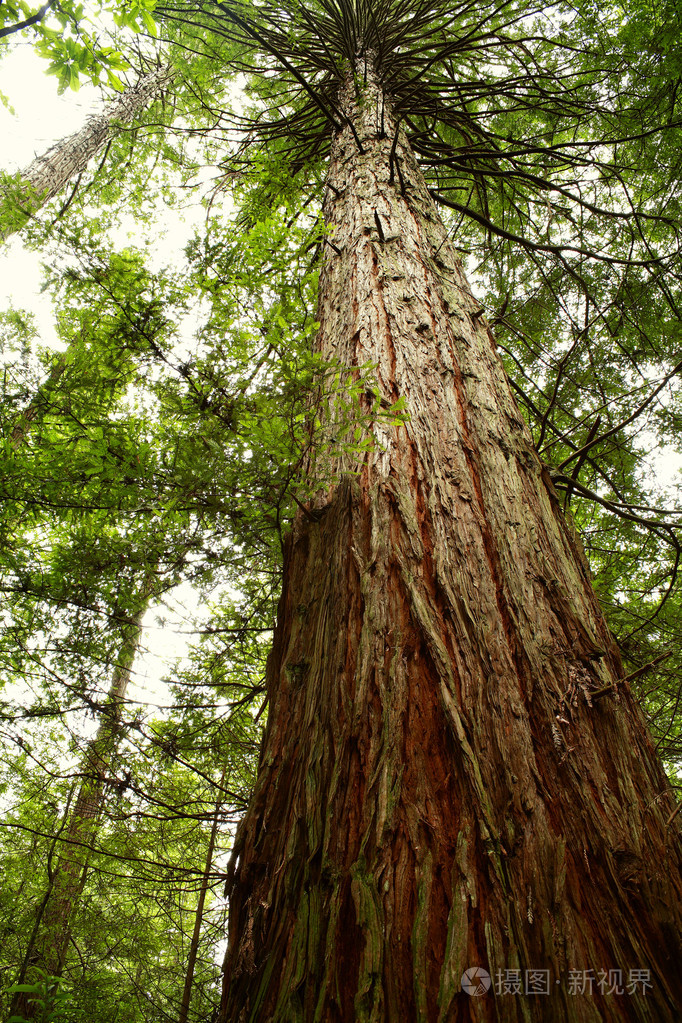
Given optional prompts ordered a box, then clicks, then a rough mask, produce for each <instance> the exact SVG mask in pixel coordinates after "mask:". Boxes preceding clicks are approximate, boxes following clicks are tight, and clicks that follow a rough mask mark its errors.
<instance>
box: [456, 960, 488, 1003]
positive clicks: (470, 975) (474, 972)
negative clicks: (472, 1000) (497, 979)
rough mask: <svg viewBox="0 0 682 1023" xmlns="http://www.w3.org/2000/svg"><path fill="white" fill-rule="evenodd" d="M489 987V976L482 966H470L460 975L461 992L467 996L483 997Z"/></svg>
mask: <svg viewBox="0 0 682 1023" xmlns="http://www.w3.org/2000/svg"><path fill="white" fill-rule="evenodd" d="M489 987H490V974H489V973H488V971H487V970H484V969H483V967H482V966H471V967H470V968H469V969H468V970H465V971H464V973H463V974H462V991H466V993H467V994H468V995H474V996H475V995H484V994H485V993H486V991H487V990H488V989H489Z"/></svg>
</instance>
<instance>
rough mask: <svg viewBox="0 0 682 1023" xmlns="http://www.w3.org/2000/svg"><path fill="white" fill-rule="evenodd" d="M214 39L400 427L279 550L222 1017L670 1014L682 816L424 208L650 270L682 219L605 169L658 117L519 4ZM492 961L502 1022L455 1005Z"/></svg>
mask: <svg viewBox="0 0 682 1023" xmlns="http://www.w3.org/2000/svg"><path fill="white" fill-rule="evenodd" d="M164 10H165V11H166V12H167V13H168V14H169V15H171V16H177V15H178V8H171V7H170V6H169V7H166V8H164ZM181 10H182V14H183V16H185V17H190V14H189V11H188V9H187V8H182V9H181ZM201 13H202V15H203V21H202V24H203V25H205V26H209V27H210V28H212V29H213V30H214V31H217V32H222V33H224V34H226V35H230V34H232V35H236V36H237V37H238V38H240V39H241V40H242V41H243V42H244V45H245V46H248V45H251V47H252V53H253V52H255V56H251V57H250V58H249V59H250V65H249V66H250V67H251V68H252V69H254V70H256V69H258V68H260V71H261V73H266V72H269V74H265V77H264V79H263V83H262V84H261V86H260V89H261V92H262V94H263V96H264V98H265V100H266V102H267V103H268V109H267V111H266V114H261V115H258V116H257V117H255V119H254V126H255V130H257V131H259V132H260V134H261V137H262V136H263V133H265V134H266V137H267V138H266V140H267V143H268V145H269V146H270V147H274V148H277V149H278V151H279V153H280V154H284V156H285V157H286V159H287V160H288V161H289V166H290V167H291V168H292V169H294V170H299V171H300V170H301V169H303V168H305V167H306V166H309V164H310V162H311V161H314V160H315V159H316V158H317V157H319V156H320V155H329V171H328V175H327V178H326V197H325V206H324V213H325V223H326V230H327V242H326V245H325V248H324V259H323V268H322V275H321V281H320V297H319V314H318V318H319V321H320V324H321V326H320V331H319V335H318V338H317V342H316V343H317V346H318V349H319V351H320V352H322V354H323V355H324V356H325V357H328V358H333V359H335V360H338V361H340V362H341V364H343V365H346V366H348V367H355V368H358V367H361V366H365V365H366V364H367V363H371V364H374V365H375V366H376V383H377V387H378V389H379V397H380V401H381V402H383V403H384V404H388V405H394V403H395V402H396V400H398V399H402V400H403V401H404V403H405V409H406V412H407V418H406V421H405V422H404V423H401V424H400V423H396V424H395V425H394V426H393V427H392V428H388V427H387V426H386V425H385V424H384V425H380V424H376V425H375V426H374V427H373V429H372V430H371V434H372V440H373V444H372V446H371V449H370V450H369V451H367V452H366V453H365V454H364V455H362V456H358V454H357V452H356V453H355V454H352V455H350V456H348V455H347V456H339V458H338V459H337V462H336V465H335V467H334V468H335V472H334V473H333V474H332V476H331V479H330V478H329V477H327V478H320V479H319V480H318V493H317V495H316V496H315V498H314V499H313V500H312V501H311V502H310V503H309V505H308V506H307V507H306V508H305V509H304V510H303V511H302V513H301V514H300V516H299V518H298V520H297V521H296V523H295V525H294V529H293V533H292V535H291V537H290V539H289V542H288V545H287V548H286V554H285V572H284V585H283V593H282V598H281V603H280V607H279V615H278V623H277V629H276V633H275V639H274V646H273V650H272V654H271V658H270V662H269V667H268V697H269V704H270V712H269V719H268V724H267V729H266V734H265V739H264V744H263V750H262V755H261V761H260V768H259V774H258V779H257V782H256V787H255V792H254V796H253V800H252V803H251V806H250V809H249V811H248V813H247V815H246V818H245V819H244V821H243V823H242V825H241V827H240V830H239V834H238V836H237V840H236V844H235V851H234V857H233V863H232V870H233V872H234V876H233V878H232V879H231V881H230V882H229V886H230V888H231V916H230V934H229V947H228V950H227V955H226V963H225V988H224V997H223V1003H222V1008H221V1014H220V1019H221V1021H223V1023H237V1021H240V1020H250V1021H260V1020H263V1021H264V1020H268V1021H274V1020H290V1019H303V1020H310V1021H312V1020H325V1021H331V1020H356V1019H363V1020H383V1019H397V1018H401V1017H402V1018H408V1019H418V1020H434V1021H435V1020H439V1021H443V1023H444V1021H446V1020H451V1019H462V1020H464V1019H474V1018H475V1019H477V1020H493V1019H504V1020H510V1021H511V1020H517V1019H518V1020H521V1019H552V1020H559V1019H561V1020H580V1021H584V1020H597V1019H600V1020H604V1019H607V1020H625V1019H633V1018H637V1019H651V1020H671V1021H672V1020H673V1019H676V1018H678V1016H679V1011H680V1007H681V1006H682V986H681V983H680V977H679V972H678V963H679V961H680V957H681V956H682V947H681V945H680V937H679V935H680V923H681V922H682V920H681V915H682V874H681V871H682V849H681V846H680V840H679V830H678V822H677V820H676V819H675V817H676V814H675V804H674V799H673V796H672V792H671V789H670V787H669V785H668V783H667V781H666V778H665V776H664V774H663V771H662V769H661V767H660V765H659V764H658V762H657V760H656V757H655V755H654V752H653V750H652V747H651V743H650V741H649V739H648V737H647V735H646V731H645V728H644V725H643V722H642V719H641V716H640V713H639V711H638V708H637V706H636V704H635V703H634V701H633V699H632V696H631V694H630V692H629V688H628V686H627V683H625V682H624V680H623V677H624V672H623V669H622V664H621V661H620V657H619V652H618V650H617V648H616V646H615V644H614V642H613V639H612V637H611V634H610V633H609V630H608V628H607V626H606V624H605V622H604V619H603V617H602V613H601V611H600V608H599V605H598V602H597V600H596V597H595V595H594V592H593V590H592V586H591V582H590V576H589V570H588V567H587V564H586V562H585V559H584V556H583V554H582V551H581V549H580V545H579V542H578V541H577V539H576V537H575V535H574V531H573V530H572V529H571V528H570V527H569V526H568V525H567V523H566V521H565V519H564V517H563V514H562V511H561V507H560V503H559V500H558V498H557V494H556V491H555V489H554V486H553V483H552V480H551V478H550V475H549V473H548V471H547V469H546V467H545V466H543V464H542V463H541V462H540V460H539V458H538V456H537V454H536V452H535V450H534V447H533V443H532V438H531V436H530V433H529V431H528V429H527V427H526V426H525V424H524V422H523V420H522V418H521V416H520V414H519V411H518V408H517V406H516V404H515V402H514V399H513V396H512V393H511V390H510V388H509V385H508V383H507V380H506V378H505V374H504V371H503V368H502V364H501V362H500V360H499V357H498V355H497V353H496V351H495V342H494V340H493V337H492V334H491V332H490V329H489V327H488V325H487V323H486V320H485V318H484V316H483V310H482V308H481V306H480V304H479V303H478V302H477V301H476V300H475V299H474V298H473V296H472V293H471V290H470V288H469V285H468V284H467V281H466V279H465V277H464V273H463V270H462V266H461V263H460V261H459V260H458V257H457V253H456V251H455V249H454V247H453V244H452V242H451V240H450V238H449V236H448V232H447V230H446V228H445V227H444V225H443V222H442V220H441V218H440V216H439V214H438V212H437V210H436V208H435V206H434V202H433V195H432V193H436V195H437V197H438V198H440V199H442V200H443V201H444V202H445V204H446V205H447V206H449V207H450V208H453V209H455V210H456V211H457V212H458V213H460V214H463V215H465V216H467V217H469V218H470V219H471V220H473V221H475V222H477V223H479V224H481V225H482V226H484V227H485V228H486V229H487V230H488V231H489V232H490V233H491V235H495V236H497V237H503V238H506V239H507V240H511V241H514V242H515V244H517V245H518V246H520V247H522V249H524V250H525V251H527V252H529V253H531V254H533V253H536V254H537V253H546V254H549V255H551V256H552V258H553V259H554V260H555V266H557V267H560V268H561V269H562V270H563V272H564V273H566V274H572V275H573V277H574V278H575V277H576V276H580V266H579V264H580V263H581V262H584V261H585V260H589V259H596V260H598V261H600V262H601V263H602V264H603V265H605V266H609V265H612V264H619V263H621V262H624V263H627V264H629V265H641V266H645V267H647V268H648V270H649V272H650V276H651V277H653V275H654V273H655V272H658V271H660V270H661V268H662V267H664V266H665V262H666V258H667V257H666V256H661V255H660V252H661V248H662V247H663V246H664V245H666V244H668V243H669V242H671V247H670V248H669V249H668V257H669V256H670V255H674V254H675V251H676V241H675V230H676V224H675V222H674V221H673V220H668V221H666V219H665V218H664V217H656V216H655V215H654V214H651V212H650V209H651V206H650V202H649V200H650V196H648V195H647V196H644V195H642V194H640V195H639V196H634V197H633V194H632V192H631V191H629V183H628V180H627V175H628V169H627V165H626V162H622V161H621V162H619V161H618V159H617V157H618V153H617V150H618V145H619V144H622V145H623V146H625V147H627V145H628V140H629V139H631V137H632V136H633V135H634V134H635V123H636V122H639V123H638V124H637V130H639V129H640V128H643V125H642V122H643V121H646V117H647V114H646V113H645V112H644V109H643V107H642V108H641V109H639V108H637V104H636V102H631V103H629V104H627V103H626V104H625V106H626V107H627V109H626V111H625V114H624V115H623V116H621V109H620V107H622V106H623V104H624V97H623V96H622V95H620V96H615V97H614V95H613V89H612V85H613V81H614V77H613V76H614V75H615V73H616V72H617V70H618V68H617V65H618V60H617V59H616V58H614V56H613V49H612V48H611V49H609V47H608V38H607V37H606V36H604V37H603V38H602V39H597V42H596V44H595V45H594V46H592V47H587V46H586V45H585V44H584V40H582V39H581V38H580V34H579V33H580V32H581V31H582V29H581V28H580V29H579V30H577V32H578V34H576V31H573V30H572V29H571V28H570V27H567V26H568V18H569V12H568V9H562V8H561V7H560V6H558V5H557V7H556V8H555V9H554V10H553V11H552V12H551V16H548V17H547V18H546V20H545V22H544V25H543V26H541V28H542V32H541V31H540V27H539V26H538V25H537V24H535V23H534V18H535V16H536V14H537V11H535V10H533V9H531V8H530V7H529V6H527V5H523V4H513V3H509V4H502V5H499V6H496V7H492V6H490V7H483V9H481V8H479V6H476V7H475V8H474V7H470V6H468V5H465V4H462V5H458V6H456V7H455V8H454V9H453V7H452V5H451V4H445V3H443V4H439V3H436V4H433V3H430V4H421V3H410V2H405V3H402V2H399V3H396V2H392V0H386V2H381V3H365V2H362V0H358V2H350V3H348V2H345V0H340V2H338V3H335V2H325V3H321V4H319V5H317V4H307V5H306V7H305V9H304V8H302V7H299V5H297V4H293V3H292V4H290V5H286V7H285V8H284V10H282V8H281V7H279V6H278V7H275V6H270V5H269V4H268V3H263V4H258V5H255V6H254V7H253V8H249V7H247V6H246V5H237V4H230V3H224V4H216V5H215V6H212V5H208V4H207V5H205V6H204V7H203V8H202V9H201ZM192 16H193V17H195V18H196V19H197V20H199V16H198V15H194V14H193V15H192ZM585 20H586V21H588V22H590V24H589V26H588V27H589V28H590V29H592V30H594V31H596V32H597V34H598V31H599V29H598V26H596V25H595V21H594V18H593V17H592V15H591V14H590V15H589V16H588V17H587V18H586V19H585ZM275 61H278V62H279V66H280V67H279V73H278V77H277V79H276V81H275V82H274V84H273V76H272V69H273V67H274V63H275ZM247 63H248V61H247V59H246V58H245V60H244V65H243V66H246V65H247ZM256 88H258V86H256ZM267 113H270V114H274V115H275V117H274V119H273V120H271V121H270V123H269V124H267ZM264 125H265V127H264ZM646 130H651V132H652V133H654V134H656V133H660V124H658V123H657V124H656V126H654V127H652V125H651V124H648V125H647V126H646ZM600 133H601V134H600ZM605 150H607V151H608V152H609V153H610V155H609V156H608V157H604V156H603V155H601V154H603V152H604V151H605ZM415 153H416V154H417V156H419V157H420V158H421V161H422V165H423V166H425V167H426V169H427V170H429V171H430V173H431V189H429V187H428V186H427V183H426V181H425V179H424V171H423V169H422V168H420V166H419V164H418V163H417V160H416V159H415ZM612 157H613V159H612ZM592 173H594V174H596V175H597V176H599V175H602V176H603V177H604V178H605V179H606V180H607V185H606V188H605V189H604V190H602V192H601V193H600V194H601V195H602V197H603V196H604V195H605V194H607V193H608V191H609V188H611V189H612V193H613V194H612V196H611V201H610V203H609V202H605V204H604V205H600V204H599V202H598V201H597V200H595V198H594V196H593V194H592V193H590V187H591V186H590V178H591V174H592ZM576 174H579V176H580V178H581V179H582V180H581V183H580V184H579V185H577V186H574V187H572V186H571V184H570V182H571V180H572V179H573V178H574V177H575V176H576ZM614 181H616V182H617V183H619V184H620V183H622V184H623V191H620V189H619V187H617V186H615V185H613V182H614ZM460 191H461V192H462V194H459V193H460ZM616 193H618V196H617V197H616V195H615V194H616ZM462 195H463V196H464V198H463V197H462ZM623 195H626V196H630V197H631V201H632V202H634V203H635V204H636V205H635V207H634V208H633V209H632V211H631V213H630V215H629V219H628V218H626V215H625V213H624V211H623V210H622V209H620V210H619V208H618V203H619V201H620V198H621V197H622V196H623ZM543 205H544V206H545V208H546V209H547V211H548V212H549V220H548V219H547V218H544V221H543V223H542V225H541V226H540V227H538V224H537V221H536V222H535V223H534V218H536V217H537V213H538V210H539V209H541V208H542V207H543ZM608 206H610V208H607V207H608ZM554 221H556V225H555V226H553V227H552V231H550V230H549V228H550V226H552V224H553V222H554ZM605 223H606V224H608V225H610V227H609V231H610V234H611V237H610V238H609V245H608V246H607V245H606V244H605V242H604V239H603V238H602V240H601V242H600V241H599V238H598V235H599V230H602V229H603V225H604V224H605ZM652 223H653V224H654V227H655V230H650V228H651V225H652ZM635 225H636V226H635ZM633 228H634V231H633ZM576 234H577V238H576ZM571 235H572V236H571ZM654 238H655V248H654ZM627 243H629V245H630V248H629V251H628V250H627V249H626V250H623V249H622V248H620V247H621V246H623V245H625V244H627ZM573 257H577V259H575V258H573ZM373 399H374V395H372V394H370V395H368V403H371V402H372V401H373ZM329 427H330V430H333V427H334V423H333V421H332V422H330V423H329ZM593 439H594V438H593V437H592V438H588V440H587V442H586V444H585V448H588V447H589V446H591V443H592V440H593ZM470 967H485V968H486V969H487V970H488V971H489V972H490V974H491V975H493V976H494V977H495V978H496V979H497V981H498V983H499V984H500V988H499V990H498V993H497V995H496V997H494V998H493V997H488V998H483V999H480V1000H478V999H475V998H470V997H469V995H468V994H466V993H464V990H463V987H462V976H463V973H464V971H465V970H466V969H467V968H470ZM533 971H540V975H539V977H538V978H536V981H537V983H538V987H536V989H535V990H537V991H538V992H539V993H538V994H537V995H536V997H534V998H533V997H532V996H529V997H527V998H524V997H523V996H522V997H521V998H519V997H516V995H515V993H514V991H515V988H514V978H515V977H516V976H517V974H518V976H519V977H520V978H521V983H522V984H523V983H524V978H525V983H528V978H529V977H531V978H532V976H533ZM543 971H548V972H547V974H546V976H545V974H544V973H543ZM571 971H573V975H574V976H576V975H577V976H578V977H582V978H583V982H582V987H580V986H578V988H576V986H575V985H572V984H571V981H570V974H571ZM618 971H622V975H623V976H624V978H625V981H624V982H625V984H626V985H627V984H628V982H629V984H630V986H629V988H627V989H626V990H622V989H620V988H619V987H618V984H617V982H615V983H614V982H613V979H614V978H617V977H618V976H619V974H618ZM629 971H633V972H632V974H631V975H630V977H628V974H629ZM636 971H645V972H644V973H637V972H636ZM590 977H594V978H595V979H594V981H593V982H589V985H588V978H590ZM598 977H602V978H607V979H610V982H609V983H608V984H605V983H604V982H603V979H602V983H601V985H600V984H599V983H597V978H598ZM633 977H634V980H633ZM638 977H639V978H640V982H639V984H638V983H637V978H638ZM642 977H647V978H648V980H649V981H650V983H649V984H648V985H647V987H646V990H644V988H643V985H642V983H641V978H642ZM544 982H546V983H547V984H548V987H547V989H546V991H545V990H544ZM505 983H506V984H507V985H508V986H507V988H506V989H505V987H504V985H505ZM531 995H532V991H531ZM543 995H544V997H543Z"/></svg>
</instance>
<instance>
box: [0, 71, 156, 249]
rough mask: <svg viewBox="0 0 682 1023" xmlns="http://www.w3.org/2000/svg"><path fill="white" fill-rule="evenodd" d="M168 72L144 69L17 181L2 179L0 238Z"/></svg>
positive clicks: (72, 172)
mask: <svg viewBox="0 0 682 1023" xmlns="http://www.w3.org/2000/svg"><path fill="white" fill-rule="evenodd" d="M171 78H172V71H171V70H170V69H169V68H167V67H163V68H159V70H157V71H153V72H152V73H151V74H148V75H145V76H144V77H143V78H141V79H140V81H139V82H138V83H137V85H135V86H133V88H132V89H126V91H125V92H123V93H121V95H120V96H118V97H117V98H116V99H115V100H113V102H112V103H110V104H109V105H108V107H107V108H106V110H104V112H103V113H101V114H96V115H94V116H93V117H89V118H88V120H87V121H86V123H85V124H84V126H83V127H82V128H81V129H80V131H77V132H76V133H75V134H74V135H69V137H68V138H65V139H62V140H61V141H60V142H58V143H57V144H56V145H54V146H52V147H51V148H50V149H48V150H47V152H46V153H43V155H42V156H37V157H36V158H35V160H34V161H33V162H32V163H31V164H29V166H28V167H26V168H25V169H24V170H23V171H20V173H19V175H18V179H17V181H16V182H15V183H12V184H11V185H4V186H3V189H2V191H0V242H3V241H6V240H7V239H8V238H9V237H10V236H11V235H12V234H14V233H15V232H16V231H19V230H20V229H21V228H22V227H23V226H24V224H25V223H26V221H27V220H29V219H30V218H31V217H32V216H33V215H34V213H36V212H37V211H38V210H39V209H40V208H41V207H42V206H44V205H45V203H46V202H48V201H49V200H50V199H53V198H54V197H55V195H57V194H58V193H59V192H61V190H62V189H63V188H65V187H66V185H67V184H68V183H69V181H71V180H72V179H73V178H74V177H76V175H77V174H80V173H82V172H83V171H84V170H85V169H86V167H87V166H88V164H89V162H90V160H92V158H93V157H94V156H96V155H97V153H98V152H100V150H101V149H103V147H104V146H105V145H106V144H107V142H109V141H110V140H111V139H112V138H113V137H114V135H115V132H116V130H117V129H118V128H120V127H121V126H122V125H125V124H129V123H130V122H131V121H132V120H133V119H134V118H135V117H136V116H137V115H138V114H139V113H140V112H141V111H142V110H144V109H145V107H146V106H148V104H149V103H150V102H151V101H152V100H153V99H154V97H155V96H156V95H158V93H159V92H160V90H161V89H162V88H163V87H164V85H167V84H168V83H169V82H170V80H171Z"/></svg>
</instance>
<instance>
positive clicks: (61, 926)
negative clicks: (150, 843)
mask: <svg viewBox="0 0 682 1023" xmlns="http://www.w3.org/2000/svg"><path fill="white" fill-rule="evenodd" d="M151 592H152V576H151V575H150V576H149V577H148V578H147V581H146V582H145V585H144V587H143V591H142V594H141V600H142V603H141V606H140V609H139V611H138V612H137V614H136V615H135V616H134V617H133V618H132V619H131V620H130V622H129V623H128V624H127V625H126V626H125V628H124V631H123V639H122V644H121V649H120V652H119V657H118V662H117V664H116V666H115V668H114V673H113V676H112V680H111V686H110V688H109V692H108V695H107V702H106V705H105V707H104V708H103V710H102V718H101V721H100V724H99V727H98V729H97V733H96V735H95V737H94V738H93V739H92V740H91V741H90V742H89V743H88V746H87V749H86V752H85V755H84V757H83V763H82V765H81V771H80V774H81V777H82V781H81V783H80V786H79V789H78V793H77V796H76V800H75V802H74V804H73V807H72V809H71V811H70V813H69V815H68V820H67V824H66V827H65V828H64V830H63V832H62V834H61V835H60V842H61V843H62V844H63V852H62V853H61V855H60V856H59V858H58V860H57V863H56V866H55V867H54V869H52V870H48V873H49V888H48V891H47V893H46V896H45V898H44V899H43V902H42V905H41V907H40V911H39V916H38V919H37V921H36V926H35V928H34V931H33V934H32V937H31V940H30V942H29V945H28V948H27V950H26V955H25V957H24V962H23V965H22V967H21V971H20V974H19V977H18V979H17V983H18V984H26V983H28V984H32V983H35V982H36V980H38V979H39V978H40V977H41V975H47V976H49V977H59V976H61V974H62V970H63V967H64V960H65V958H66V953H67V950H68V946H69V940H70V937H71V929H72V922H73V916H74V913H75V911H76V908H77V905H78V900H79V898H80V896H81V893H82V891H83V887H84V885H85V880H86V876H87V870H88V864H89V861H90V856H91V850H92V846H93V844H94V842H95V839H96V837H97V832H98V830H99V820H100V813H101V809H102V805H103V801H104V795H105V788H106V785H107V782H108V780H109V779H110V777H111V764H112V758H113V755H114V752H115V750H116V747H117V745H118V739H119V735H120V731H121V723H122V712H123V707H124V704H125V696H126V692H127V689H128V685H129V683H130V677H131V669H132V666H133V662H134V660H135V657H136V655H137V652H138V648H139V641H140V634H141V631H142V619H143V617H144V614H145V612H146V610H147V606H148V601H149V597H150V596H151ZM14 1013H16V1014H18V1015H20V1016H23V1017H24V1019H26V1020H33V1019H36V1018H39V1007H38V1005H37V1004H36V1002H35V1001H34V1000H32V998H31V995H26V993H25V992H19V993H18V994H17V995H15V998H14V1000H13V1002H12V1006H11V1009H10V1015H12V1014H14Z"/></svg>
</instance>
